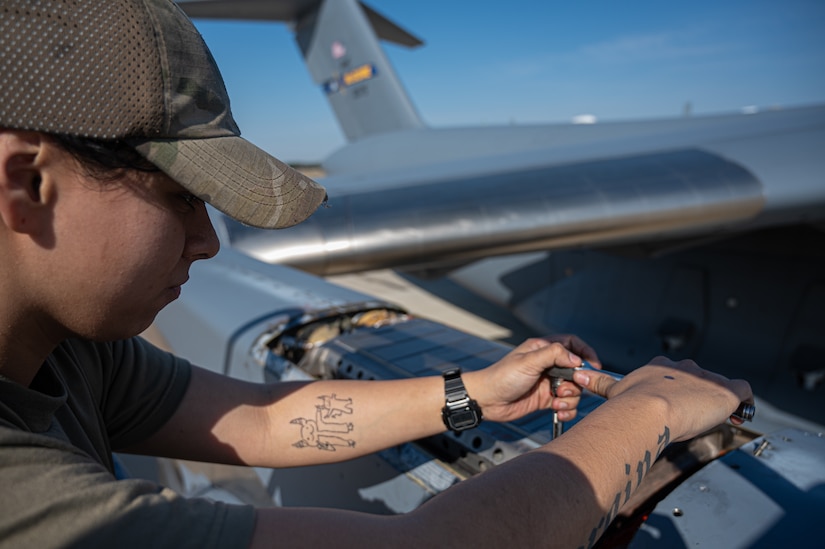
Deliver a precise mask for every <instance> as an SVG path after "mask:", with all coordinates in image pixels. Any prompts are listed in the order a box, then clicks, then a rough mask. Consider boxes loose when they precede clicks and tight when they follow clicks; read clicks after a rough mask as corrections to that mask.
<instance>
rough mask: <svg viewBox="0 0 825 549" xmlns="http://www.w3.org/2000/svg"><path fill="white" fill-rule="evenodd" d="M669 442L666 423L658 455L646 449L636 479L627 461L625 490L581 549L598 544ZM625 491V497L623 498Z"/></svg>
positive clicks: (659, 438)
mask: <svg viewBox="0 0 825 549" xmlns="http://www.w3.org/2000/svg"><path fill="white" fill-rule="evenodd" d="M668 444H670V428H669V427H668V426H667V425H665V428H664V431H663V432H662V434H660V435H659V437H658V440H657V441H656V446H657V448H656V457H655V458H653V457H652V456H651V454H650V450H646V451H645V455H644V458H642V459H641V460H639V462H638V463H637V464H636V475H635V479H634V477H633V476H632V475H631V473H632V468H631V467H630V464H629V463H625V465H624V474H625V477H626V479H627V480H626V482H625V485H624V490H622V491H620V492H618V493H617V494H616V496H615V497H614V498H613V504H612V505H611V506H610V508H609V509H608V510H607V514H606V515H605V516H603V517H602V518H601V520H599V523H598V524H597V525H596V526H595V528H593V530H591V532H590V536H589V537H588V539H587V545H583V546H581V547H579V549H584V548H585V547H587V548H588V549H589V548H591V547H593V546H594V545H595V544H596V542H597V541H598V540H599V538H600V537H601V535H602V534H604V531H605V530H606V529H607V527H608V526H610V523H611V522H613V519H614V518H616V515H617V514H618V513H619V509H621V508H622V506H623V505H624V504H625V503H627V501H628V500H629V499H630V496H631V495H632V494H633V491H634V490H635V489H636V488H638V487H639V485H640V484H641V483H642V479H644V476H645V475H646V474H647V472H648V471H649V470H650V467H651V466H652V463H651V461H655V460H656V458H658V457H659V456H660V455H662V452H664V450H665V448H666V447H667V445H668ZM651 458H652V459H651ZM634 480H635V482H634ZM634 484H635V486H634ZM623 493H624V499H623V498H622V494H623Z"/></svg>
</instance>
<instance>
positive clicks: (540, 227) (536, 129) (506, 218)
mask: <svg viewBox="0 0 825 549" xmlns="http://www.w3.org/2000/svg"><path fill="white" fill-rule="evenodd" d="M179 4H180V5H181V6H182V7H183V9H184V10H185V11H186V12H187V13H188V14H190V15H191V16H192V17H194V18H196V19H197V18H219V19H257V20H273V21H281V22H287V23H289V24H290V25H291V28H293V29H294V32H295V39H296V42H297V44H298V46H299V48H300V51H301V53H302V54H303V56H304V59H305V61H306V64H307V67H308V69H309V72H310V74H311V76H312V78H313V80H314V81H315V82H316V83H317V84H318V85H319V86H321V88H322V89H323V91H324V94H325V95H326V97H327V99H328V100H329V102H330V104H331V106H332V108H333V110H334V112H335V114H336V116H337V118H338V121H339V123H340V125H341V127H342V129H343V131H344V133H345V134H346V136H347V139H348V141H349V142H348V144H347V145H345V146H344V147H343V148H342V149H340V150H339V151H336V152H334V153H333V154H332V155H331V156H330V157H329V158H327V159H326V160H325V161H324V168H325V170H326V172H327V173H328V176H327V177H326V178H325V179H324V180H323V182H324V184H325V185H326V187H327V188H328V191H329V196H330V201H329V205H330V207H329V208H327V209H323V210H320V211H318V212H317V213H316V214H314V215H313V216H312V218H310V219H309V220H308V221H307V222H305V223H303V224H301V225H299V226H297V227H293V228H290V229H288V230H285V231H279V232H278V233H277V234H273V233H271V232H267V231H260V230H256V229H251V228H248V227H243V226H241V225H238V224H233V223H231V222H230V223H228V233H229V241H230V242H231V245H232V246H234V247H236V248H237V249H239V250H243V251H244V252H246V253H248V254H250V255H253V256H254V257H257V258H259V259H262V260H264V261H267V262H271V263H283V264H288V265H291V266H294V267H298V268H300V269H302V270H305V271H308V272H312V273H315V274H319V275H331V274H340V273H350V272H359V271H368V270H372V269H385V268H393V269H396V270H397V271H398V272H400V273H403V275H404V276H405V277H406V278H407V279H408V280H412V281H414V282H415V283H416V284H419V285H421V286H423V287H425V288H428V289H430V290H432V291H435V292H438V291H440V289H441V288H444V287H448V288H449V287H455V286H456V285H458V286H461V287H463V288H466V289H469V290H471V291H472V292H473V296H474V297H476V298H477V301H481V300H486V301H488V302H490V303H493V304H495V305H496V306H497V307H499V308H500V309H501V310H502V311H503V312H504V313H505V314H508V315H512V316H514V317H515V318H516V319H517V321H518V322H520V323H521V324H523V325H525V326H527V327H528V328H529V329H530V330H531V331H532V333H534V334H538V335H541V334H546V333H553V332H574V333H577V334H580V335H581V336H582V337H584V338H585V339H586V340H587V341H589V342H591V343H592V345H593V346H594V347H595V348H596V349H598V351H599V353H600V357H601V358H602V360H603V361H604V363H605V364H606V365H607V366H608V367H610V368H611V369H612V370H615V371H618V372H627V371H629V370H630V369H631V368H633V367H635V366H637V365H638V364H639V363H640V361H641V360H643V359H645V358H647V357H650V356H654V355H656V354H662V353H664V354H667V355H669V356H672V357H674V358H693V359H695V360H696V361H697V362H699V363H700V364H702V365H703V366H706V367H707V368H709V369H713V370H717V371H721V372H723V373H725V374H727V375H730V376H736V377H746V378H748V379H749V380H750V381H751V383H752V385H753V387H754V390H755V392H756V394H757V395H758V396H759V398H760V399H762V400H764V401H765V402H766V403H768V404H770V405H773V406H776V407H778V408H781V409H783V410H787V411H788V412H790V413H793V414H796V415H799V416H801V417H803V418H805V419H809V420H812V421H815V422H817V423H819V424H825V399H823V393H825V384H823V383H822V381H823V380H825V365H823V362H822V358H821V357H822V356H825V267H824V266H823V265H825V261H823V259H825V235H824V234H823V232H822V227H823V225H822V223H823V220H825V154H823V151H825V105H817V106H810V107H801V108H793V109H783V110H771V111H765V112H757V113H752V114H732V115H722V116H702V117H700V116H696V117H688V118H677V119H671V120H668V119H661V120H646V121H634V122H614V123H596V124H555V125H532V126H506V127H480V128H429V127H426V125H425V124H424V123H423V122H422V121H421V118H420V117H419V116H418V114H417V112H416V110H415V108H414V107H413V105H412V102H411V100H410V99H409V97H408V96H407V94H406V92H405V90H404V89H403V87H402V85H401V84H400V82H399V80H398V78H397V76H396V75H395V72H394V70H393V68H392V66H391V65H390V63H389V61H388V59H387V57H386V55H385V54H384V52H383V50H382V49H381V45H380V43H379V39H384V40H388V41H393V42H395V43H397V44H401V45H407V46H415V45H419V44H421V41H420V40H419V39H418V38H416V37H415V36H413V35H411V34H409V33H408V32H407V31H405V30H403V29H401V28H400V27H399V26H398V25H395V24H394V23H392V22H390V21H389V20H388V19H387V18H386V17H384V16H382V15H381V14H379V13H377V12H376V11H375V10H374V9H372V8H370V7H368V6H366V5H364V4H363V3H359V2H356V0H339V1H334V2H333V1H328V2H323V1H320V0H297V1H276V0H243V1H237V0H233V1H231V2H224V1H221V0H204V1H184V2H179ZM442 297H444V298H445V299H448V300H449V299H450V296H449V295H442ZM461 305H462V306H465V307H468V308H472V307H473V303H472V301H469V302H468V301H465V302H463V303H462V304H461Z"/></svg>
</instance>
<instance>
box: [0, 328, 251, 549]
mask: <svg viewBox="0 0 825 549" xmlns="http://www.w3.org/2000/svg"><path fill="white" fill-rule="evenodd" d="M189 376H190V365H189V363H188V362H186V361H184V360H182V359H179V358H176V357H174V356H173V355H171V354H169V353H166V352H164V351H161V350H159V349H157V348H156V347H154V346H152V345H151V344H149V343H148V342H146V341H145V340H143V339H141V338H133V339H129V340H124V341H117V342H112V343H93V342H89V341H83V340H67V341H65V342H64V343H63V344H61V345H60V346H59V347H58V348H57V349H56V350H55V352H54V353H52V355H51V356H49V358H48V360H47V362H46V363H45V364H44V365H43V367H42V368H41V369H40V371H39V373H38V374H37V376H36V377H35V379H34V381H33V382H32V384H31V386H30V387H24V386H22V385H19V384H17V383H15V382H13V381H10V380H8V379H6V378H3V377H2V376H0V547H38V548H45V547H67V546H83V547H141V548H144V547H176V548H177V547H199V548H207V547H246V546H248V544H249V541H250V539H251V535H252V529H253V527H254V520H255V517H254V509H253V508H251V507H247V506H236V505H227V504H225V503H221V502H213V501H209V500H205V499H187V498H183V497H181V496H179V495H177V494H176V493H174V492H172V491H171V490H169V489H167V488H164V487H162V486H159V485H157V484H154V483H152V482H149V481H146V480H139V479H127V480H118V479H116V478H115V475H114V464H113V461H112V451H113V450H115V451H117V450H119V449H122V448H126V447H129V446H131V445H133V444H135V443H137V442H139V441H141V440H143V439H145V438H146V437H148V436H150V435H151V434H153V433H155V432H156V431H157V430H158V429H159V428H160V427H161V426H162V425H163V424H164V423H165V422H166V421H167V420H168V419H169V417H170V416H171V415H172V413H173V412H174V411H175V410H176V409H177V406H178V404H179V403H180V401H181V399H182V397H183V395H184V393H185V392H186V388H187V386H188V383H189Z"/></svg>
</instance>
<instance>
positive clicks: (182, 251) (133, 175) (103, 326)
mask: <svg viewBox="0 0 825 549" xmlns="http://www.w3.org/2000/svg"><path fill="white" fill-rule="evenodd" d="M53 175H54V180H53V186H52V187H51V190H52V192H53V193H54V195H53V196H51V197H50V199H51V200H53V201H54V202H53V204H54V209H53V235H44V236H45V239H44V242H48V237H49V236H52V237H53V242H52V247H51V249H50V250H45V251H44V253H43V255H44V257H43V258H42V259H43V263H44V266H45V267H46V268H47V270H48V272H42V273H41V274H43V275H45V276H46V280H48V279H49V278H51V280H52V281H53V282H55V284H54V289H55V290H56V291H55V292H52V293H51V295H50V299H51V303H50V306H51V307H52V308H51V313H52V316H53V317H54V318H56V319H57V320H58V322H59V325H61V326H64V327H65V328H67V329H68V330H69V331H70V332H71V333H74V334H77V335H81V336H83V337H88V338H92V339H98V340H108V339H116V338H123V337H129V336H132V335H136V334H137V333H140V332H141V331H143V330H144V329H145V328H147V327H148V326H149V324H151V322H152V321H153V319H154V317H155V315H156V314H157V313H158V312H159V311H160V310H161V309H162V308H163V307H164V306H166V305H167V304H169V303H170V302H171V301H173V300H174V299H176V298H177V297H178V296H179V295H180V292H181V286H182V285H183V284H184V283H185V282H186V280H187V279H188V277H189V275H188V273H189V267H190V265H191V264H192V262H194V261H195V260H197V259H207V258H210V257H212V256H214V255H215V254H216V253H217V251H218V247H219V243H218V239H217V236H216V234H215V231H214V229H213V227H212V224H211V222H210V220H209V217H208V215H207V211H206V207H205V205H204V204H203V203H202V202H200V201H199V200H197V199H194V200H193V197H192V195H190V194H189V193H188V192H187V191H186V190H185V189H184V188H183V187H181V186H180V185H179V184H178V183H176V182H175V181H173V180H172V179H170V178H169V177H168V176H166V175H165V174H163V173H161V172H151V173H143V172H135V171H129V172H125V173H124V176H123V177H122V178H120V179H118V180H116V181H106V182H101V181H98V180H95V179H93V178H90V177H89V176H88V175H85V174H84V172H83V171H82V170H79V169H78V168H77V167H76V166H75V165H73V164H72V163H71V161H69V162H68V163H66V169H65V170H62V171H60V172H58V173H54V172H53Z"/></svg>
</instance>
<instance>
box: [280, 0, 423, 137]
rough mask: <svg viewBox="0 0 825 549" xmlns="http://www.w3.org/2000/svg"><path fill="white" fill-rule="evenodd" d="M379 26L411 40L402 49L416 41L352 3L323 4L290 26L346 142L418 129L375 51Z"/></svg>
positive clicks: (328, 0)
mask: <svg viewBox="0 0 825 549" xmlns="http://www.w3.org/2000/svg"><path fill="white" fill-rule="evenodd" d="M379 24H380V25H381V26H382V27H383V28H384V29H385V30H386V29H391V30H392V31H395V34H396V35H398V34H401V35H403V36H405V37H407V38H411V39H412V40H413V42H410V41H406V42H405V43H407V44H408V45H409V44H413V45H414V44H415V43H416V42H418V40H417V39H416V38H414V37H412V36H411V35H409V34H408V33H406V32H405V31H403V30H401V29H400V28H398V27H396V26H395V25H393V24H392V23H390V22H389V21H387V20H386V19H384V18H383V17H381V16H380V15H379V14H377V12H375V11H374V10H371V9H369V8H366V7H365V6H362V5H360V4H359V3H358V2H357V0H326V1H324V2H322V3H321V5H320V7H319V9H318V10H314V11H312V12H311V13H309V14H308V15H306V16H304V17H302V18H301V19H299V20H298V22H297V25H296V40H297V42H298V46H299V47H300V48H301V53H302V54H303V56H304V59H305V60H306V63H307V67H308V69H309V72H310V75H311V76H312V79H313V80H314V81H315V82H316V83H317V84H319V85H320V86H321V87H322V89H323V92H324V93H325V94H326V96H327V98H328V100H329V102H330V105H332V108H333V110H334V111H335V115H336V116H337V118H338V123H339V124H340V125H341V129H342V130H343V131H344V134H345V135H346V137H347V140H348V141H355V140H358V139H360V138H362V137H366V136H368V135H373V134H378V133H385V132H390V131H397V130H405V129H413V128H421V127H423V126H424V124H423V122H422V121H421V118H420V117H419V115H418V113H417V112H416V110H415V107H413V105H412V102H411V101H410V99H409V97H408V95H407V93H406V91H405V90H404V88H403V86H402V85H401V82H400V81H399V79H398V77H397V75H396V74H395V71H394V70H393V68H392V65H390V62H389V60H388V59H387V56H386V55H385V53H384V51H383V49H382V48H381V45H380V43H379V41H378V35H377V33H376V26H377V25H379ZM418 43H420V42H418Z"/></svg>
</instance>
